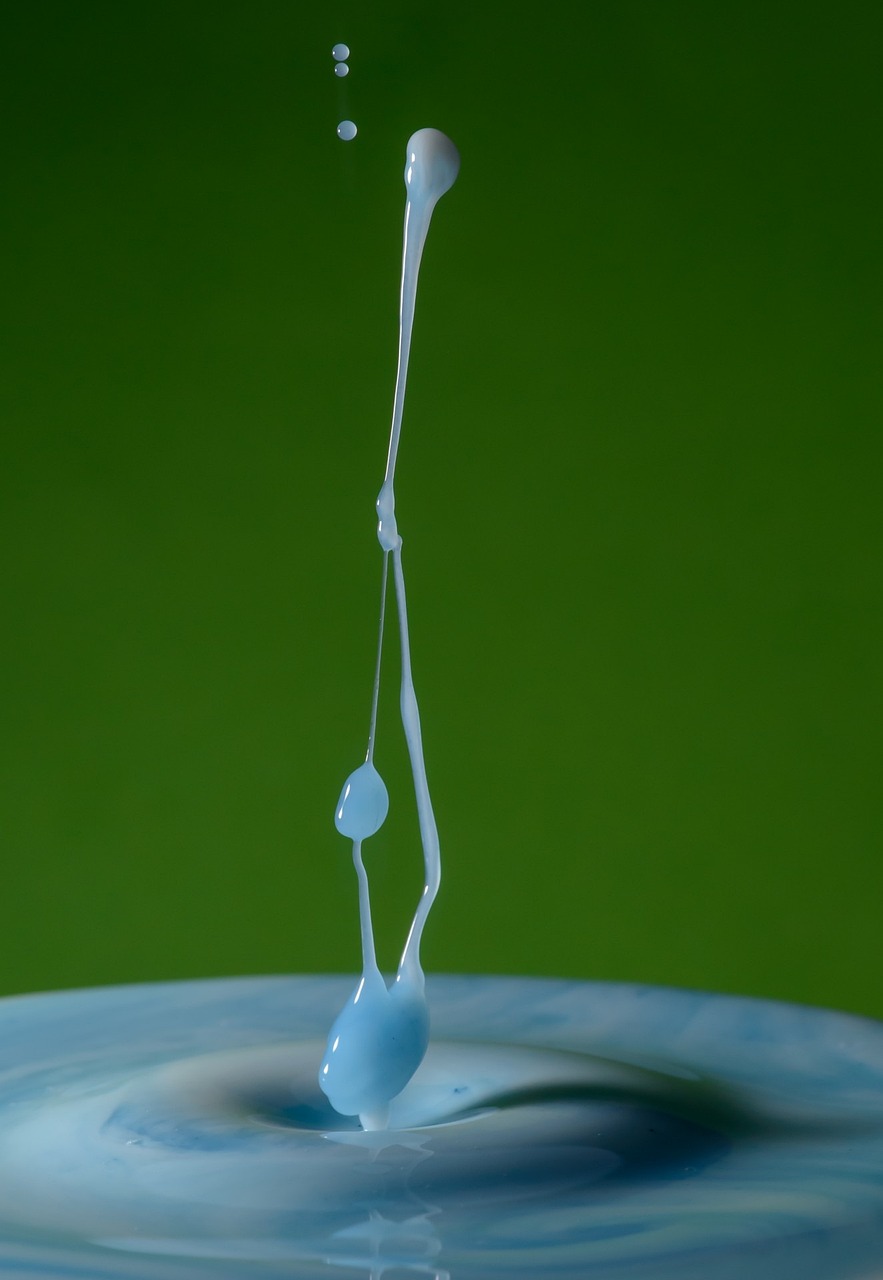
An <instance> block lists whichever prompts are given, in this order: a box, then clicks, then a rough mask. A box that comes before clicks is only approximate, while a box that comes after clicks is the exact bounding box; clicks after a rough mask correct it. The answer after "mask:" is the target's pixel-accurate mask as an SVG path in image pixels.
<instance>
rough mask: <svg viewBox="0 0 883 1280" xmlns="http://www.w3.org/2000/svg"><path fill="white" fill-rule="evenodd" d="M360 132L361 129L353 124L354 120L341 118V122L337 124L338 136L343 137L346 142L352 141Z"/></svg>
mask: <svg viewBox="0 0 883 1280" xmlns="http://www.w3.org/2000/svg"><path fill="white" fill-rule="evenodd" d="M358 132H359V131H358V129H357V128H356V126H355V125H354V124H353V122H352V120H341V122H340V124H339V125H338V126H337V136H338V138H342V139H343V140H344V142H352V140H353V138H354V137H355V136H356V134H357V133H358Z"/></svg>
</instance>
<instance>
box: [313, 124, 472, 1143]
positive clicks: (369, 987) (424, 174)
mask: <svg viewBox="0 0 883 1280" xmlns="http://www.w3.org/2000/svg"><path fill="white" fill-rule="evenodd" d="M459 168H460V157H459V155H458V153H457V149H456V147H455V146H454V144H453V143H452V142H451V140H450V138H447V137H446V136H445V135H444V134H443V133H440V132H439V131H438V130H437V129H420V130H418V132H417V133H415V134H414V135H413V137H412V138H411V139H410V140H409V142H408V146H407V151H406V161H405V187H406V189H407V202H406V204H405V229H404V247H403V253H402V286H401V302H400V311H399V352H398V372H397V375H396V388H395V397H394V401H393V415H392V429H391V431H390V438H389V452H388V454H387V460H386V473H385V475H384V478H383V485H382V487H381V490H380V494H379V496H378V499H377V517H378V523H377V537H378V540H379V542H380V545H381V547H382V549H383V579H382V585H381V604H380V634H379V639H378V646H377V665H376V669H375V675H374V692H373V698H372V705H371V721H370V728H369V733H368V753H367V758H366V760H365V763H364V764H362V765H360V766H359V768H358V769H356V770H355V772H353V773H352V774H350V776H349V778H348V779H347V780H346V782H345V783H344V787H343V791H342V792H341V796H340V800H339V801H338V805H337V810H336V813H335V824H336V826H337V829H338V831H340V832H341V833H342V834H343V835H345V836H348V837H349V838H350V839H351V840H352V842H353V862H354V864H355V868H356V874H357V876H358V881H359V913H360V918H361V929H362V976H361V979H360V980H359V983H358V985H357V987H356V989H355V991H354V992H353V994H352V996H351V997H350V999H349V1001H348V1002H347V1004H346V1005H345V1006H344V1008H343V1009H342V1011H341V1012H340V1014H339V1015H338V1017H337V1019H336V1021H335V1023H334V1025H333V1027H332V1028H331V1032H330V1034H329V1036H328V1046H327V1049H326V1052H325V1057H324V1059H323V1062H322V1066H321V1068H320V1071H319V1083H320V1085H321V1086H322V1089H323V1090H324V1091H325V1093H326V1094H327V1096H328V1099H329V1101H330V1102H331V1104H332V1106H333V1107H334V1108H335V1109H336V1110H337V1111H339V1112H341V1114H343V1115H357V1116H359V1118H360V1120H361V1122H362V1125H363V1126H364V1128H366V1129H376V1128H383V1127H384V1126H385V1125H386V1123H387V1117H388V1112H389V1104H390V1102H391V1101H392V1099H393V1098H395V1097H396V1096H397V1095H398V1094H399V1093H401V1091H402V1089H404V1087H405V1085H406V1084H407V1083H408V1081H409V1080H410V1079H411V1077H412V1076H413V1074H414V1072H415V1071H416V1070H417V1068H418V1067H419V1065H420V1063H421V1062H422V1060H423V1057H424V1054H425V1053H426V1047H427V1044H428V1042H429V1010H428V1008H427V1004H426V995H425V989H424V988H425V981H424V976H423V969H422V968H421V965H420V940H421V938H422V936H423V928H424V925H425V924H426V919H427V916H428V915H429V911H430V908H431V907H432V904H433V902H434V901H435V897H436V894H437V893H438V887H439V881H440V878H441V861H440V855H439V840H438V830H437V828H436V823H435V816H434V814H433V811H432V802H431V800H430V796H429V786H428V783H427V780H426V765H425V762H424V758H423V741H422V737H421V732H420V713H419V710H418V707H417V695H416V693H415V691H414V680H413V676H412V674H411V648H410V641H409V636H408V610H407V602H406V597H405V574H404V569H403V568H402V539H401V537H400V535H399V532H398V527H397V525H396V517H395V489H394V480H395V467H396V458H397V456H398V448H399V438H400V436H401V430H402V413H403V410H404V404H405V385H406V383H407V377H408V358H409V355H410V350H411V331H412V329H413V325H414V306H415V302H416V297H417V277H418V273H419V270H420V259H421V257H422V254H423V245H424V243H425V241H426V234H427V232H428V230H429V223H430V219H431V218H432V211H433V209H434V208H435V205H436V202H437V201H438V200H439V198H440V197H441V196H443V195H444V193H445V192H446V191H448V190H449V189H450V188H451V187H452V186H453V184H454V182H455V180H456V178H457V173H458V172H459ZM390 558H391V559H392V574H393V583H394V587H395V599H396V610H397V613H398V621H399V633H400V640H401V654H402V686H401V699H400V704H401V716H402V727H403V729H404V732H405V740H406V742H407V745H408V755H409V757H410V761H411V772H412V775H413V778H414V791H415V796H416V801H417V816H418V821H419V825H420V839H421V842H422V845H423V863H424V873H425V883H424V888H423V893H422V894H421V897H420V901H419V903H418V905H417V910H416V911H415V913H414V919H413V921H412V923H411V928H410V930H409V932H408V937H407V940H406V942H405V947H404V950H403V952H402V958H401V960H400V962H399V967H398V971H397V973H396V975H395V978H394V980H393V982H392V984H391V985H390V986H389V987H388V986H387V984H386V981H385V979H384V978H383V975H382V974H381V972H380V970H379V968H378V967H377V960H376V957H375V950H374V933H373V929H372V926H371V906H370V899H369V894H368V877H367V873H366V871H365V864H364V862H363V860H362V842H363V841H364V840H367V839H368V837H369V836H372V835H373V834H374V833H375V832H376V831H377V830H378V829H379V828H380V826H381V825H382V823H383V821H384V819H385V818H386V813H387V810H388V808H389V797H388V795H387V791H386V786H385V785H384V782H383V779H382V778H381V777H380V774H379V773H378V772H377V770H376V768H375V767H374V739H375V730H376V724H377V700H378V694H379V689H380V659H381V653H382V648H383V622H384V614H385V608H386V588H387V580H388V576H389V561H390Z"/></svg>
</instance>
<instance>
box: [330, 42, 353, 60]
mask: <svg viewBox="0 0 883 1280" xmlns="http://www.w3.org/2000/svg"><path fill="white" fill-rule="evenodd" d="M331 56H332V58H334V60H335V61H336V62H345V61H346V60H347V58H348V57H349V56H350V47H349V45H348V44H336V45H335V46H334V48H333V49H332V50H331Z"/></svg>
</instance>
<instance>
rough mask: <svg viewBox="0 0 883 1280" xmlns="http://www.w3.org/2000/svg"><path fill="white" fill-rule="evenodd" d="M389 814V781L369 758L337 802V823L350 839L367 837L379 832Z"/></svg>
mask: <svg viewBox="0 0 883 1280" xmlns="http://www.w3.org/2000/svg"><path fill="white" fill-rule="evenodd" d="M388 813H389V793H388V792H387V790H386V783H385V782H384V781H383V779H382V778H381V776H380V774H379V773H378V772H377V770H376V769H375V768H374V765H373V764H372V763H371V761H370V760H366V761H365V763H364V764H362V765H359V767H358V769H356V770H355V771H354V772H353V773H351V774H350V776H349V777H348V778H347V780H346V782H345V783H344V784H343V790H342V791H341V793H340V799H339V800H338V802H337V809H336V810H335V813H334V825H335V826H336V827H337V829H338V831H339V832H340V834H341V835H342V836H347V837H348V838H349V839H350V840H367V839H368V837H369V836H373V835H374V832H375V831H379V830H380V828H381V827H382V826H383V824H384V822H385V821H386V815H387V814H388Z"/></svg>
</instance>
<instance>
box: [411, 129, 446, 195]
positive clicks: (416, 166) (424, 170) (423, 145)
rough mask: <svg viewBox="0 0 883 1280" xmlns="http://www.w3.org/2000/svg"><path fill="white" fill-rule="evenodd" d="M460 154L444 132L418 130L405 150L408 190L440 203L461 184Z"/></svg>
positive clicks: (412, 135)
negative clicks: (458, 179)
mask: <svg viewBox="0 0 883 1280" xmlns="http://www.w3.org/2000/svg"><path fill="white" fill-rule="evenodd" d="M459 172H460V152H459V151H458V150H457V148H456V147H455V146H454V144H453V142H451V139H450V138H449V137H448V135H447V134H446V133H442V132H441V130H440V129H418V130H417V132H416V133H412V134H411V137H410V138H409V139H408V145H407V147H406V149H405V186H406V187H407V188H408V190H409V191H413V190H419V191H420V192H421V193H422V194H423V195H424V196H429V197H431V198H432V199H433V200H437V199H438V198H439V196H443V195H444V194H445V192H446V191H450V189H451V187H452V186H453V185H454V183H455V182H456V181H457V174H458V173H459Z"/></svg>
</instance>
